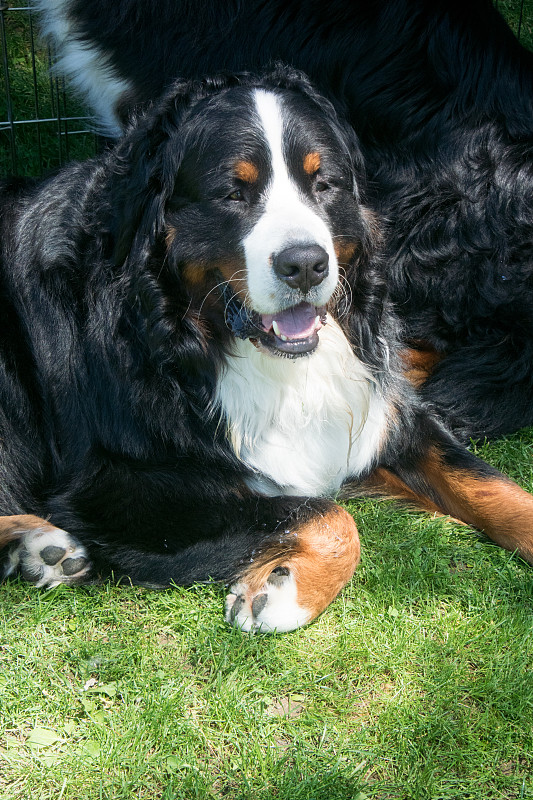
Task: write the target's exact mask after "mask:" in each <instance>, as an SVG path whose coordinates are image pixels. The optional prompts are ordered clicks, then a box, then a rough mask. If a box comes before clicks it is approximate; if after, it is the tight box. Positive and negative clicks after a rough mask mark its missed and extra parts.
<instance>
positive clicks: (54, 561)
mask: <svg viewBox="0 0 533 800" xmlns="http://www.w3.org/2000/svg"><path fill="white" fill-rule="evenodd" d="M11 563H12V565H13V566H18V568H19V569H20V573H21V575H22V577H23V578H24V580H26V581H28V582H29V583H33V584H35V586H38V587H47V588H50V587H52V586H57V585H58V584H59V583H81V582H82V581H83V580H84V579H85V578H86V577H87V575H88V573H89V571H90V567H91V565H90V562H89V559H88V558H87V554H86V552H85V548H84V547H83V546H82V545H81V544H80V543H79V542H78V541H77V540H76V539H75V538H74V537H73V536H71V535H70V534H68V533H66V531H63V530H61V528H54V527H52V526H50V527H48V528H44V529H39V528H36V529H34V530H29V531H27V532H26V533H25V534H24V536H23V537H22V540H21V544H20V546H19V547H18V548H17V549H16V550H15V551H14V552H13V553H12V555H11Z"/></svg>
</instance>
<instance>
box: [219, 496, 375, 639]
mask: <svg viewBox="0 0 533 800" xmlns="http://www.w3.org/2000/svg"><path fill="white" fill-rule="evenodd" d="M359 558H360V545H359V535H358V533H357V527H356V525H355V522H354V520H353V518H352V517H351V516H350V514H348V512H347V511H345V510H344V509H342V508H341V507H340V506H337V505H335V504H332V505H331V508H330V509H329V510H328V511H327V512H326V513H323V514H321V515H318V514H317V515H316V516H315V517H313V519H312V520H310V521H308V522H306V523H305V524H303V525H301V526H295V527H293V528H291V530H286V531H283V536H282V538H281V541H280V544H279V545H278V546H271V547H270V548H269V549H268V550H267V551H264V552H262V553H261V554H260V555H259V557H258V558H257V559H256V560H255V561H254V563H253V565H251V566H250V567H249V568H248V569H246V570H245V571H244V572H243V574H242V576H241V577H240V579H239V582H238V583H237V584H235V585H234V586H232V587H231V590H230V592H231V593H230V595H229V596H228V600H227V619H228V621H230V622H233V623H234V624H235V625H237V626H239V627H241V628H242V629H243V630H254V629H261V630H263V631H273V630H277V631H280V632H281V631H288V630H293V629H294V628H297V627H300V626H301V625H304V624H306V623H307V622H310V621H311V620H312V619H314V618H315V617H316V616H317V615H318V614H320V613H321V612H322V611H323V610H324V609H325V608H326V607H327V606H328V605H329V604H330V603H331V601H332V600H333V599H334V598H335V597H336V596H337V594H338V593H339V591H340V590H341V589H342V587H343V586H345V585H346V583H347V582H348V581H349V580H350V578H351V577H352V575H353V573H354V572H355V569H356V567H357V564H358V563H359Z"/></svg>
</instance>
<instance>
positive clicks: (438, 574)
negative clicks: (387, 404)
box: [0, 431, 533, 800]
mask: <svg viewBox="0 0 533 800" xmlns="http://www.w3.org/2000/svg"><path fill="white" fill-rule="evenodd" d="M532 448H533V431H525V432H522V433H520V434H517V435H516V436H513V437H510V438H509V439H508V440H504V441H501V442H498V443H496V444H495V445H491V446H486V445H485V446H483V447H482V448H480V450H481V451H482V454H483V455H484V456H485V457H486V458H487V459H489V460H490V461H492V462H493V463H495V464H497V465H498V466H503V467H506V468H507V470H508V471H509V472H511V473H513V474H514V476H515V477H517V478H518V479H520V480H521V481H522V483H523V484H524V485H525V486H526V488H528V489H530V490H531V489H532V488H533V476H532V464H533V461H532ZM350 508H351V510H352V511H353V513H354V514H355V516H356V518H357V520H358V524H359V528H360V533H361V539H362V544H363V559H362V564H361V566H360V568H359V570H358V571H357V573H356V576H355V577H354V579H353V580H352V582H351V583H350V585H349V586H348V587H347V588H346V589H345V590H344V591H343V592H342V593H341V595H340V596H339V598H338V599H337V600H336V601H335V602H334V603H333V604H332V605H331V606H330V608H329V609H327V611H326V612H325V613H324V614H323V615H322V616H321V617H320V618H319V619H318V620H317V621H316V622H315V623H314V624H312V625H310V626H309V627H308V628H306V629H303V630H300V631H296V632H294V633H292V634H285V635H281V636H270V637H268V636H263V635H256V636H249V635H242V634H240V633H239V632H238V631H235V630H232V629H230V628H229V627H227V626H226V625H225V624H224V622H223V620H222V605H223V596H224V592H223V590H222V588H220V587H215V586H213V587H205V586H202V587H195V588H193V589H189V590H186V589H175V590H172V591H166V592H153V591H148V590H144V589H140V588H129V587H116V586H103V587H86V588H66V587H59V588H57V589H54V590H51V591H48V592H40V591H38V590H35V589H33V588H31V587H28V586H27V585H25V584H24V583H22V582H19V581H18V580H15V581H12V582H9V583H8V584H6V585H5V586H4V587H3V588H2V592H1V595H0V609H1V610H0V721H1V722H0V798H2V800H4V798H5V800H19V799H20V800H29V798H36V799H37V800H48V798H50V799H51V798H54V799H55V798H61V800H67V798H69V799H70V798H72V800H74V799H76V800H78V798H114V799H116V800H119V799H120V800H122V799H124V800H126V798H128V800H129V798H132V800H133V798H146V800H154V799H155V798H164V799H165V800H170V799H171V798H176V800H177V798H186V800H188V799H189V798H202V799H203V798H206V799H207V798H213V799H216V800H219V798H231V800H238V799H241V798H242V800H255V799H256V798H257V800H270V798H280V800H282V799H283V800H300V799H301V800H304V799H305V800H311V799H312V800H355V798H357V799H358V800H363V798H367V799H370V798H379V800H385V799H387V800H388V799H389V798H391V799H392V798H402V799H405V800H418V799H420V800H426V799H427V800H430V799H431V800H441V799H442V800H444V799H445V798H446V800H448V799H449V800H457V799H458V798H465V799H466V798H468V800H499V799H500V798H502V799H503V798H505V799H506V800H507V798H509V799H510V798H521V797H524V798H527V797H532V796H533V637H532V621H533V570H532V569H531V568H530V567H528V566H527V565H525V564H524V563H523V562H521V561H520V560H519V559H518V558H516V557H514V556H513V555H511V554H510V553H507V552H505V551H503V550H500V549H499V548H498V547H496V546H494V545H493V544H492V543H491V542H489V541H488V540H486V539H485V538H484V537H482V536H480V535H478V534H476V533H474V532H472V531H470V530H469V529H467V528H464V527H463V526H459V525H457V524H454V523H452V522H450V521H449V520H446V519H434V518H432V517H430V516H428V515H424V514H417V513H414V512H409V511H402V510H398V509H397V508H395V507H394V506H392V505H390V504H387V503H374V502H367V501H365V502H362V503H354V504H352V505H351V506H350Z"/></svg>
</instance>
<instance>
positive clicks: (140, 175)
mask: <svg viewBox="0 0 533 800" xmlns="http://www.w3.org/2000/svg"><path fill="white" fill-rule="evenodd" d="M364 193H365V185H364V170H363V162H362V158H361V154H360V150H359V146H358V142H357V140H356V138H355V135H354V133H353V130H352V129H351V127H350V126H348V125H346V124H345V123H343V122H341V121H340V120H339V119H338V118H337V116H336V114H335V112H334V110H333V107H332V106H331V105H330V104H329V103H328V101H327V100H325V99H324V98H323V97H321V96H320V95H319V94H317V92H316V91H315V90H314V89H313V88H312V87H311V85H310V84H309V83H308V82H307V81H306V79H305V78H304V77H303V76H302V75H300V74H299V73H295V72H293V71H292V70H289V69H283V68H278V69H277V70H276V71H274V72H273V73H271V74H268V75H264V76H260V77H257V76H255V77H254V76H253V75H251V74H236V75H233V76H232V75H226V76H223V77H217V76H215V77H213V78H210V79H204V80H201V81H200V80H196V81H192V82H185V81H183V82H178V83H176V84H175V85H174V87H173V88H172V90H171V91H170V93H169V94H168V95H166V96H165V97H164V99H162V100H161V101H160V102H159V103H158V104H157V105H155V106H154V107H153V108H150V109H149V110H148V111H147V112H146V113H145V114H144V115H140V116H139V117H138V118H137V119H136V120H135V121H134V122H133V124H132V126H131V127H130V129H129V130H128V131H127V133H126V134H125V136H124V137H123V138H122V139H121V140H120V141H119V143H118V144H117V146H116V148H114V149H112V150H110V151H108V152H106V153H104V154H102V155H101V156H99V157H97V158H95V159H93V160H90V161H88V162H86V163H81V164H71V165H70V166H67V167H66V168H64V169H63V170H62V171H60V172H59V173H58V174H57V175H56V176H54V177H50V178H47V179H45V180H44V181H42V182H37V183H29V184H28V183H25V182H22V181H18V182H16V181H13V182H11V183H7V184H5V185H4V186H3V187H2V190H1V196H0V210H1V216H0V247H1V271H0V281H1V286H2V304H1V306H0V315H1V325H0V331H1V339H0V398H1V399H0V453H1V455H0V465H1V474H2V480H1V484H0V498H1V506H0V508H1V511H2V513H3V515H4V516H2V517H1V518H0V544H1V545H2V547H3V549H2V562H1V563H2V567H1V569H2V574H3V577H6V576H7V575H10V574H14V573H16V572H17V571H20V573H21V574H22V576H23V577H24V578H25V579H27V580H28V581H30V582H32V583H34V584H35V585H37V586H45V587H49V586H54V585H56V584H58V583H61V582H63V583H80V582H87V581H93V580H98V579H100V578H105V577H106V576H114V577H115V578H116V579H121V578H122V577H127V578H128V579H130V580H131V581H133V582H136V583H141V584H146V585H150V586H167V585H170V584H172V583H178V584H190V583H193V582H198V581H206V580H209V579H211V580H215V581H222V582H226V583H227V584H228V585H230V590H229V594H228V598H227V604H226V615H227V619H228V621H230V622H231V623H233V624H235V625H237V626H239V627H241V628H243V629H244V630H252V629H254V630H255V629H261V630H265V631H272V630H277V631H287V630H291V629H294V628H296V627H298V626H300V625H303V624H305V623H307V622H309V621H310V620H311V619H313V618H314V617H315V616H316V615H317V614H319V613H320V612H321V611H322V610H323V609H324V608H325V607H326V606H327V605H328V603H329V602H330V601H331V600H332V599H333V598H334V597H335V596H336V594H337V593H338V592H339V590H340V589H341V587H342V586H343V585H345V584H346V582H347V581H348V580H349V579H350V577H351V576H352V574H353V572H354V570H355V569H356V567H357V564H358V561H359V539H358V534H357V529H356V526H355V523H354V520H353V518H352V517H351V516H350V515H349V514H348V513H347V511H345V510H344V509H343V508H342V507H341V506H339V505H338V504H337V502H336V500H338V499H339V498H350V497H354V496H356V495H358V494H381V495H386V496H388V497H397V498H401V499H403V500H406V501H407V502H410V503H414V504H416V505H418V506H420V507H422V508H425V509H428V510H430V511H432V512H442V513H445V514H451V515H453V516H454V517H456V518H459V519H461V520H463V521H464V522H466V523H468V524H471V525H473V526H476V527H477V528H479V529H482V530H483V531H485V532H486V533H487V534H488V536H490V537H491V538H492V539H494V540H495V541H496V542H498V543H499V544H500V545H501V546H503V547H505V548H507V549H510V550H512V551H517V552H518V553H519V554H520V555H521V556H522V557H523V558H524V559H526V560H528V561H530V562H531V563H533V497H532V496H531V495H529V494H527V493H526V492H525V491H523V490H522V489H520V488H519V487H518V486H517V485H516V484H514V483H513V482H512V481H510V480H508V479H507V478H505V477H503V476H502V475H500V474H499V473H498V472H496V471H495V470H494V469H492V468H491V467H489V466H488V465H486V464H484V463H483V462H481V461H480V460H478V459H477V458H476V457H475V456H474V455H472V454H471V453H470V452H469V451H468V450H467V449H466V448H465V447H464V446H463V445H462V444H460V443H458V442H457V441H456V440H455V439H454V438H453V437H452V436H451V435H450V434H449V433H447V432H446V430H445V429H444V428H443V427H442V425H441V423H440V422H439V421H438V420H437V419H436V418H434V417H432V415H431V413H430V412H429V411H428V410H427V409H426V408H425V407H424V406H423V405H422V404H421V402H420V401H419V400H418V399H417V397H416V395H415V393H414V390H413V388H412V386H411V384H410V383H409V382H408V381H407V379H406V378H405V377H404V375H403V361H402V350H401V347H400V345H399V325H398V321H397V318H396V317H395V315H394V312H393V308H392V306H391V304H390V301H389V299H388V296H387V282H386V280H385V277H384V276H385V275H386V272H387V266H386V264H385V265H384V263H383V262H382V260H381V258H380V256H379V225H378V222H377V220H376V218H375V216H374V214H373V213H372V212H369V211H368V210H367V209H366V207H365V206H364V205H363V202H362V200H363V197H364ZM333 498H335V499H333Z"/></svg>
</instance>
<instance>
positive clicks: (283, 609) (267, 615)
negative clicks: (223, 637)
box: [225, 567, 313, 633]
mask: <svg viewBox="0 0 533 800" xmlns="http://www.w3.org/2000/svg"><path fill="white" fill-rule="evenodd" d="M229 591H230V593H229V594H228V595H227V597H226V614H225V616H226V621H227V622H229V623H230V624H231V625H234V626H235V627H237V628H240V629H241V630H242V631H261V632H262V633H273V632H275V631H276V632H278V633H284V632H286V631H293V630H294V629H295V628H299V627H301V626H302V625H305V624H306V623H307V622H309V620H310V619H311V617H312V616H313V614H312V612H311V611H310V610H309V609H306V608H302V607H301V606H300V605H299V604H298V587H297V584H296V580H295V578H294V575H293V574H292V572H291V571H290V570H289V569H288V568H287V567H277V568H276V569H275V570H274V571H273V572H271V573H270V575H269V576H268V578H267V581H266V583H264V584H263V586H261V588H260V589H259V590H258V591H251V590H250V588H249V586H248V585H247V584H246V582H244V581H243V582H239V583H235V584H234V585H233V586H231V587H230V590H229Z"/></svg>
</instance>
